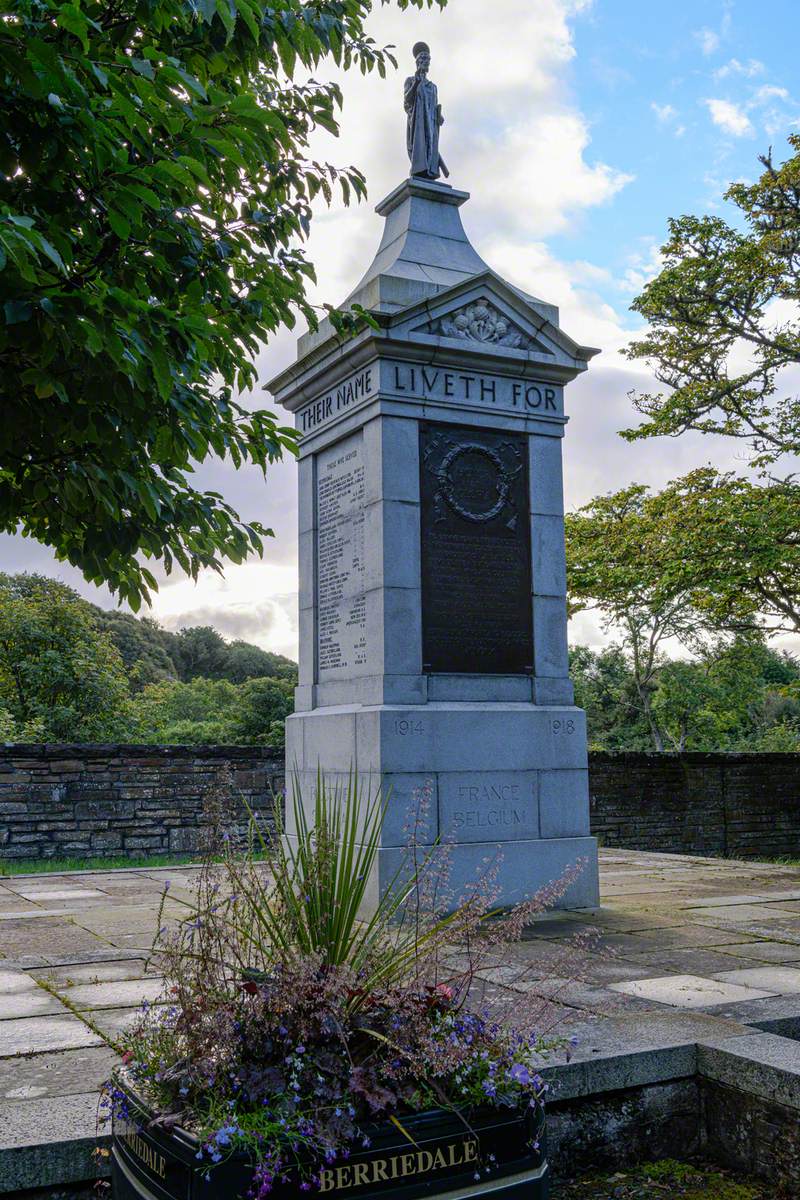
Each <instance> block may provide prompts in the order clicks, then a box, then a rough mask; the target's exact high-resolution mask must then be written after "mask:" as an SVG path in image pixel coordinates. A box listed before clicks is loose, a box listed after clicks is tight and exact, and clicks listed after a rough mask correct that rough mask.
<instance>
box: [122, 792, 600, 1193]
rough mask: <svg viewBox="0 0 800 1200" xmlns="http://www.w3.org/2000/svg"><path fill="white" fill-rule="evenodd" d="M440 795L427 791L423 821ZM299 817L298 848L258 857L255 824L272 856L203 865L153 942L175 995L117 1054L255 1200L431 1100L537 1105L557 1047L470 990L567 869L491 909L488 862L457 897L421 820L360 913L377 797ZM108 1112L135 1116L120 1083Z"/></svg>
mask: <svg viewBox="0 0 800 1200" xmlns="http://www.w3.org/2000/svg"><path fill="white" fill-rule="evenodd" d="M429 803H430V796H429V795H428V794H427V793H426V792H423V794H422V795H421V796H420V797H419V805H418V815H417V817H416V824H417V825H418V824H419V822H420V819H422V820H424V816H425V812H424V810H425V806H426V805H427V804H429ZM301 805H302V801H301V799H300V797H298V796H296V797H295V802H294V808H295V827H296V829H297V835H296V839H295V841H294V842H293V843H292V842H290V840H288V839H286V838H284V837H280V836H279V837H278V838H276V839H274V841H273V842H272V844H271V846H266V844H265V843H264V842H262V841H261V840H260V838H259V831H258V830H257V829H256V828H254V829H253V831H252V835H253V836H252V841H251V844H252V846H253V847H254V848H257V849H260V850H264V849H266V850H267V851H268V852H269V858H268V860H267V861H266V862H262V861H257V859H256V857H255V855H254V854H253V853H244V854H242V853H238V852H236V851H234V850H228V851H227V852H226V853H225V855H224V858H223V862H222V865H221V866H214V865H212V864H211V863H210V862H209V864H208V865H207V867H206V868H205V869H204V870H203V872H202V873H201V875H200V878H199V883H198V887H197V897H196V900H195V901H194V902H193V903H192V904H190V905H188V906H187V908H188V910H189V911H187V912H186V914H185V916H184V917H183V919H181V920H180V921H179V923H178V925H177V928H175V929H173V930H172V931H171V932H170V931H169V930H168V929H166V928H164V929H162V932H161V937H160V939H159V944H158V952H159V955H160V961H161V965H162V968H163V970H164V972H165V989H166V992H165V999H166V1001H167V1003H165V1004H164V1005H157V1006H154V1007H149V1006H148V1007H145V1009H144V1011H143V1012H142V1015H141V1017H140V1019H139V1021H138V1022H137V1024H136V1026H135V1027H134V1028H132V1029H131V1030H130V1031H129V1032H128V1033H127V1034H126V1035H125V1037H124V1044H123V1047H122V1048H123V1050H124V1053H123V1064H124V1066H125V1070H126V1072H127V1082H128V1085H132V1086H133V1090H135V1091H136V1092H139V1093H141V1095H142V1097H143V1098H144V1099H145V1100H146V1101H147V1103H148V1104H149V1106H150V1107H151V1108H153V1109H154V1110H155V1111H156V1112H157V1114H158V1116H157V1118H156V1122H157V1123H158V1124H160V1125H162V1126H166V1127H170V1126H173V1125H176V1124H180V1125H182V1126H183V1127H185V1128H187V1129H189V1130H191V1131H193V1132H195V1133H196V1134H197V1135H198V1137H199V1139H200V1146H199V1149H198V1152H197V1158H198V1166H199V1167H200V1168H201V1169H202V1170H203V1171H210V1170H211V1169H213V1167H214V1165H216V1164H217V1163H220V1162H222V1161H224V1160H225V1159H227V1158H228V1157H230V1156H231V1155H232V1154H233V1153H234V1152H237V1151H241V1150H246V1151H248V1152H249V1154H250V1156H251V1158H252V1160H253V1163H254V1170H255V1174H254V1181H253V1188H252V1195H253V1197H255V1198H256V1200H261V1198H262V1197H264V1196H265V1195H266V1194H267V1193H268V1192H269V1191H270V1190H271V1188H272V1186H273V1184H274V1182H275V1180H276V1179H283V1178H286V1177H287V1176H288V1173H290V1172H291V1173H292V1174H293V1175H295V1176H299V1178H300V1181H301V1184H300V1186H301V1187H303V1188H304V1189H305V1190H309V1189H312V1188H314V1186H315V1185H316V1184H317V1183H318V1182H319V1171H320V1169H321V1168H322V1167H323V1166H324V1165H325V1164H326V1163H329V1162H332V1161H333V1160H334V1159H335V1158H338V1157H342V1156H344V1157H346V1156H347V1155H348V1153H349V1152H350V1150H351V1148H353V1147H355V1146H367V1145H368V1144H369V1131H370V1127H371V1126H372V1125H374V1124H375V1123H376V1122H385V1121H393V1122H394V1123H395V1124H396V1125H397V1127H398V1128H399V1129H400V1130H403V1118H404V1115H407V1114H410V1113H415V1112H420V1111H423V1110H426V1109H431V1108H445V1109H450V1110H456V1111H458V1112H459V1113H461V1114H462V1116H463V1119H464V1120H465V1122H467V1123H468V1122H469V1114H470V1112H471V1111H474V1110H476V1109H478V1108H484V1107H486V1106H491V1107H510V1108H514V1109H519V1108H523V1107H532V1108H538V1107H539V1106H540V1105H541V1104H542V1103H543V1098H544V1092H545V1085H544V1083H543V1081H542V1078H541V1076H540V1074H539V1071H538V1068H539V1067H540V1066H541V1063H542V1058H543V1055H545V1054H546V1052H547V1051H548V1049H550V1048H552V1047H553V1046H554V1045H556V1044H561V1039H548V1038H545V1037H542V1036H541V1035H540V1034H539V1033H537V1032H535V1031H533V1030H532V1029H530V1028H527V1027H525V1022H524V1019H523V1021H522V1022H521V1023H520V1022H519V1021H518V1022H517V1024H516V1025H512V1024H511V1023H509V1021H508V1020H507V1019H505V1018H506V1016H507V1014H504V1013H500V1012H498V1011H494V1010H493V1007H492V1005H491V1003H489V1002H487V1001H486V1000H484V1001H481V1002H480V1003H479V1004H477V1005H476V1004H474V1003H472V1002H471V1000H470V994H471V992H472V993H474V992H475V990H476V988H475V986H474V984H475V981H476V978H477V976H478V974H479V973H480V971H481V970H483V969H484V968H486V966H487V963H488V964H490V963H491V961H492V959H493V956H494V957H496V956H497V952H498V950H499V949H501V948H502V947H504V946H506V945H507V943H508V941H509V940H510V939H514V938H517V937H519V936H520V934H521V933H522V931H523V930H524V928H525V926H526V924H528V923H529V922H530V920H531V918H532V916H533V915H534V914H535V913H536V912H538V911H540V910H541V909H542V908H543V907H544V906H545V905H546V904H547V903H549V902H550V901H552V899H553V898H554V897H555V896H556V895H558V894H559V893H560V892H561V891H563V890H564V889H565V888H566V886H567V885H568V883H569V882H570V880H571V878H573V877H574V874H575V872H570V873H568V875H567V876H565V877H564V878H563V879H562V880H560V881H559V882H558V884H557V885H553V886H551V887H550V888H549V889H547V891H546V893H545V894H539V895H538V896H536V897H532V898H531V899H530V900H528V901H527V902H526V903H525V904H522V905H519V906H518V907H517V908H516V909H514V910H512V911H511V912H507V913H504V914H497V913H493V912H492V910H491V880H492V878H493V876H492V869H491V867H490V865H488V864H487V865H486V867H485V869H484V870H483V872H482V878H481V882H480V884H479V885H477V886H476V887H475V888H474V889H472V890H470V891H469V892H468V893H467V894H465V895H463V896H461V897H459V898H457V900H455V901H454V900H453V898H452V897H450V896H448V894H447V887H446V874H447V872H446V857H447V852H446V847H434V849H433V850H432V851H431V850H428V851H426V852H425V851H421V849H420V847H419V845H418V844H417V839H416V836H415V830H414V829H413V828H412V829H410V830H409V851H408V857H407V861H406V863H405V865H404V867H403V868H402V869H401V871H400V872H399V873H398V876H397V877H396V879H395V880H394V881H393V884H392V886H391V887H390V888H389V889H387V891H386V893H385V895H384V897H383V899H382V900H381V901H380V902H379V904H378V907H377V912H376V913H375V914H374V915H373V916H371V917H367V918H364V919H360V917H359V911H360V909H361V906H362V904H363V900H364V896H365V892H366V888H367V886H368V883H369V876H370V873H371V872H372V871H373V869H374V867H375V859H376V854H377V848H378V845H379V834H380V825H381V821H382V819H383V815H384V811H385V806H384V803H383V801H382V800H381V799H380V797H366V796H365V795H364V794H363V791H362V790H361V789H359V788H358V787H357V785H355V784H351V786H350V788H349V789H348V790H347V793H346V794H345V795H339V796H337V797H331V796H330V794H329V791H328V789H327V788H326V786H325V784H324V781H323V780H321V779H320V780H319V782H318V786H317V795H316V800H315V808H314V820H313V822H310V821H307V819H306V817H305V816H304V814H303V813H302V811H301ZM420 814H421V817H420ZM576 870H577V868H576ZM487 880H488V881H489V882H488V884H487ZM180 903H185V902H180ZM166 911H167V906H166V900H164V901H162V912H164V913H165V912H166ZM501 957H502V956H501ZM518 999H519V997H517V1000H518ZM519 1015H520V1014H518V1016H519ZM123 1084H124V1080H123ZM109 1103H110V1104H111V1106H112V1108H113V1109H114V1111H115V1112H116V1113H117V1114H118V1115H127V1097H126V1094H125V1088H124V1086H123V1087H122V1088H120V1087H119V1086H118V1082H112V1084H111V1085H110V1090H109Z"/></svg>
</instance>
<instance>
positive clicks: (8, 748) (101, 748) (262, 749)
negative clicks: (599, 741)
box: [0, 742, 800, 766]
mask: <svg viewBox="0 0 800 1200" xmlns="http://www.w3.org/2000/svg"><path fill="white" fill-rule="evenodd" d="M86 754H109V755H110V754H127V755H131V756H133V755H137V754H141V755H148V754H163V755H165V756H170V755H171V756H174V757H175V758H191V757H199V756H202V757H204V758H248V757H253V756H254V755H257V756H258V757H261V758H266V759H269V758H274V759H275V761H276V762H281V763H282V762H283V759H284V751H283V750H276V749H273V747H271V746H224V745H218V744H213V745H206V744H203V745H193V744H185V743H183V744H180V745H177V744H175V745H173V744H165V743H163V742H159V743H149V742H0V761H2V758H3V757H4V756H8V757H14V756H20V757H25V756H30V757H37V758H47V757H50V756H51V755H56V756H59V757H62V758H63V757H64V756H65V755H66V756H71V755H74V756H75V757H80V756H83V755H86ZM798 757H800V755H799V754H798V752H797V751H795V752H780V753H778V752H773V751H740V750H714V751H700V750H690V751H686V752H684V753H678V752H677V751H668V750H664V751H655V750H653V751H651V750H590V751H589V761H590V762H597V763H603V762H609V763H623V764H624V763H628V764H631V765H634V764H636V763H642V764H645V765H646V764H648V763H658V762H675V763H686V765H687V766H701V765H709V766H712V765H715V764H720V765H723V764H726V763H747V762H752V763H758V762H764V761H765V760H766V761H768V762H770V763H778V762H787V763H793V764H796V763H797V761H798Z"/></svg>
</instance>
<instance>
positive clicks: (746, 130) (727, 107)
mask: <svg viewBox="0 0 800 1200" xmlns="http://www.w3.org/2000/svg"><path fill="white" fill-rule="evenodd" d="M703 103H704V104H705V105H706V107H707V108H708V111H709V112H710V113H711V120H712V121H713V122H714V124H715V125H716V126H717V127H718V128H719V129H721V130H722V131H723V133H728V134H730V135H731V136H732V137H752V136H753V133H754V132H755V130H754V129H753V125H752V123H751V121H750V118H749V117H748V115H747V113H746V112H745V111H744V109H742V108H740V106H739V105H738V104H734V103H733V101H731V100H716V99H712V100H704V101H703Z"/></svg>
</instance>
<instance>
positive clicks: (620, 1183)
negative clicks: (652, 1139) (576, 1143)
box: [553, 1159, 788, 1200]
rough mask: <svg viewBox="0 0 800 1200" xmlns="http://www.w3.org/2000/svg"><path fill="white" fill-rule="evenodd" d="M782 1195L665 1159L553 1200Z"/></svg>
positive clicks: (588, 1181) (576, 1185)
mask: <svg viewBox="0 0 800 1200" xmlns="http://www.w3.org/2000/svg"><path fill="white" fill-rule="evenodd" d="M783 1194H784V1193H781V1192H780V1191H779V1190H776V1188H775V1186H774V1184H770V1185H766V1184H760V1183H757V1182H756V1181H755V1180H745V1179H742V1178H741V1177H740V1176H737V1175H735V1174H734V1173H733V1172H730V1171H723V1170H721V1169H720V1168H719V1167H715V1166H709V1165H703V1164H701V1163H681V1162H676V1161H675V1160H674V1159H664V1160H662V1161H661V1162H655V1163H645V1164H644V1165H643V1166H641V1167H636V1168H634V1169H632V1170H630V1171H614V1172H613V1173H611V1174H604V1175H591V1176H585V1177H584V1178H582V1179H578V1180H576V1181H575V1182H573V1183H569V1184H562V1185H561V1186H560V1187H555V1188H554V1189H553V1200H667V1198H668V1200H778V1197H779V1196H781V1195H783ZM786 1195H788V1193H786Z"/></svg>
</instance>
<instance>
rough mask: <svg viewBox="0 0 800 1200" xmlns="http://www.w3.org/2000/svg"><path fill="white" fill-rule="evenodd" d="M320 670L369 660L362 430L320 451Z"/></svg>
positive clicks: (350, 667)
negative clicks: (365, 585)
mask: <svg viewBox="0 0 800 1200" xmlns="http://www.w3.org/2000/svg"><path fill="white" fill-rule="evenodd" d="M317 605H318V607H317V629H318V642H317V649H318V671H319V675H320V677H321V676H322V674H323V672H326V671H341V670H348V671H353V670H354V669H358V668H359V667H361V666H363V665H364V663H365V662H366V660H367V620H366V617H367V614H366V598H365V594H364V462H363V451H362V435H361V433H360V432H359V433H355V434H353V435H352V437H349V438H345V439H344V440H343V441H341V442H337V444H336V445H335V446H332V447H330V448H329V449H328V450H325V451H323V452H322V453H321V454H319V455H318V456H317Z"/></svg>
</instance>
